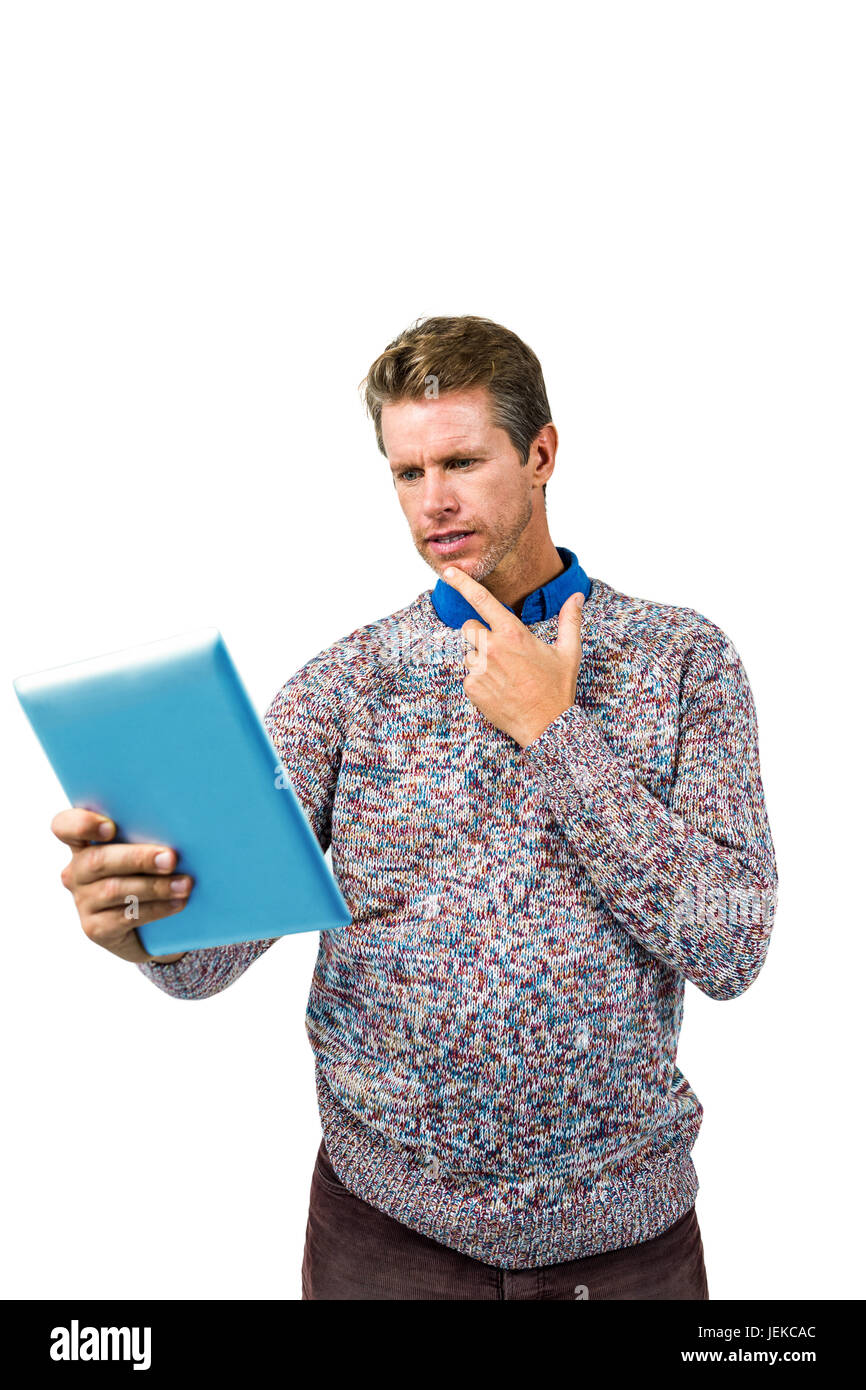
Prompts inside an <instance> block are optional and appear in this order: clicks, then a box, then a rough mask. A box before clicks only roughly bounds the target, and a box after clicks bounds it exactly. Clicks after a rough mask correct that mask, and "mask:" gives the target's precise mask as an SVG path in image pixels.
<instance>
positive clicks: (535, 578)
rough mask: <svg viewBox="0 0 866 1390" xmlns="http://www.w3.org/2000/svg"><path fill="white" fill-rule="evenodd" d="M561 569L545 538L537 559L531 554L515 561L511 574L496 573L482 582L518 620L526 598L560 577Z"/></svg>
mask: <svg viewBox="0 0 866 1390" xmlns="http://www.w3.org/2000/svg"><path fill="white" fill-rule="evenodd" d="M564 569H565V566H564V564H563V563H562V557H561V555H560V554H559V551H558V550H557V548H556V546H555V545H554V544H553V541H552V540H551V539H550V537H549V536H548V537H547V540H546V543H545V545H544V546H543V548H542V550H541V553H540V554H539V555H538V556H535V555H533V556H532V557H531V558H529V559H528V560H527V559H524V560H523V561H522V562H521V561H520V560H517V562H516V564H515V566H514V572H513V573H508V574H505V575H502V576H500V575H499V574H498V572H494V574H491V575H488V577H487V579H486V580H484V586H485V588H487V589H489V590H490V592H491V594H492V595H493V597H494V598H497V599H499V602H500V603H504V604H506V605H507V606H508V607H509V608H513V609H514V612H515V613H516V614H517V616H518V618H519V617H520V616H521V609H522V607H523V600H524V599H525V598H526V597H527V595H529V594H532V593H534V592H535V590H536V589H540V588H542V586H543V585H545V584H549V583H550V581H551V579H555V578H556V576H557V575H558V574H562V572H563V570H564Z"/></svg>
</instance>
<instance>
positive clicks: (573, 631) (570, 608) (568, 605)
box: [556, 593, 583, 651]
mask: <svg viewBox="0 0 866 1390" xmlns="http://www.w3.org/2000/svg"><path fill="white" fill-rule="evenodd" d="M582 624H583V594H581V593H576V594H570V595H569V597H568V598H567V599H566V600H565V603H564V604H563V605H562V607H561V608H560V610H559V624H558V626H557V631H556V646H557V647H564V648H567V649H568V650H569V651H578V650H579V649H580V629H581V626H582Z"/></svg>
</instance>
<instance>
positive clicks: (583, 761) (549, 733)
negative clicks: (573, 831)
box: [522, 705, 634, 799]
mask: <svg viewBox="0 0 866 1390" xmlns="http://www.w3.org/2000/svg"><path fill="white" fill-rule="evenodd" d="M522 757H523V761H524V763H525V764H526V766H527V767H528V768H529V769H530V771H531V772H532V773H533V774H535V775H536V776H537V777H539V778H540V780H541V781H542V782H543V783H545V784H546V785H547V786H548V787H549V788H550V789H551V790H559V791H566V792H567V791H569V790H572V789H573V790H576V791H578V792H580V793H581V794H582V795H583V796H584V797H585V798H587V799H589V798H591V797H593V796H594V795H595V794H596V793H599V792H610V791H614V790H617V789H620V790H623V791H625V790H626V789H627V788H629V787H631V786H632V783H633V781H634V773H633V771H632V769H631V768H630V767H629V766H628V764H627V763H624V762H623V761H622V760H621V759H620V758H618V757H617V756H616V754H615V753H613V752H612V751H611V749H610V748H609V747H608V745H607V744H606V743H605V741H604V739H603V738H602V736H601V734H600V733H599V731H598V729H597V727H596V726H595V724H594V723H593V722H592V720H591V719H590V717H589V715H587V714H586V713H585V712H584V711H583V710H582V709H581V707H580V705H570V706H569V708H568V709H567V710H563V712H562V714H560V715H558V716H557V718H556V719H554V720H553V722H552V723H550V724H548V726H547V728H546V729H544V730H543V732H542V733H540V734H539V735H538V737H537V738H535V739H533V741H532V742H531V743H527V745H526V747H525V748H524V749H523V752H522Z"/></svg>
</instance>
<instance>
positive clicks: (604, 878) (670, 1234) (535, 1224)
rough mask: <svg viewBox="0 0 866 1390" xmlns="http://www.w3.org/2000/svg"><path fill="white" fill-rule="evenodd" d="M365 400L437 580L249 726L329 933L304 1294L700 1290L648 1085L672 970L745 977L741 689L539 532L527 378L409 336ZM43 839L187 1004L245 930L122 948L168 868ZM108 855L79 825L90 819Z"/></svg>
mask: <svg viewBox="0 0 866 1390" xmlns="http://www.w3.org/2000/svg"><path fill="white" fill-rule="evenodd" d="M366 396H367V404H368V408H369V411H370V414H371V416H372V419H373V422H374V424H375V428H376V434H377V439H378V443H379V447H380V449H381V451H382V453H383V454H384V455H385V456H386V458H387V460H388V463H389V465H390V469H391V473H392V476H393V484H394V487H395V489H396V492H397V496H398V499H399V501H400V505H401V507H402V508H403V512H404V514H405V516H406V519H407V521H408V523H409V527H410V531H411V535H412V539H413V541H414V544H415V546H416V548H417V549H418V551H419V553H420V554H421V555H422V557H423V558H424V559H425V560H426V561H427V562H428V564H429V565H430V566H431V568H432V569H433V570H434V571H435V572H436V574H437V582H436V584H435V587H434V588H433V589H432V590H431V589H427V590H425V591H424V592H423V593H422V594H420V595H419V596H418V597H417V598H416V599H414V600H413V601H412V602H411V603H409V604H407V605H406V606H405V607H404V608H401V609H399V610H398V611H397V612H395V613H392V614H390V615H389V616H388V617H386V618H382V619H380V620H378V621H376V622H373V623H371V624H369V625H367V626H366V627H363V628H360V629H358V630H357V631H355V632H354V633H352V634H350V635H349V636H348V637H347V638H344V639H343V640H341V641H339V642H337V643H335V644H334V645H333V646H331V647H329V648H327V649H326V650H324V651H322V652H320V653H319V654H318V655H317V656H316V657H314V658H313V659H312V660H310V661H308V662H307V663H306V664H305V665H304V666H303V667H302V668H301V670H300V671H298V672H297V673H296V674H295V675H294V676H293V677H292V678H291V679H290V680H289V681H287V683H286V684H285V686H284V687H283V688H282V690H281V691H280V692H279V693H278V695H277V696H276V698H275V699H274V701H273V703H272V704H271V706H270V708H269V710H268V712H267V715H266V716H265V722H266V725H267V727H268V730H269V732H270V734H271V737H272V738H273V740H274V743H275V745H276V747H277V749H278V750H279V752H280V755H281V757H282V759H283V761H284V763H285V765H286V767H287V769H288V771H289V774H290V777H291V781H292V784H293V786H294V787H295V790H296V791H297V793H298V796H299V798H300V800H301V802H302V804H303V806H304V809H305V812H306V814H307V815H308V817H309V819H310V822H311V824H312V826H313V828H314V830H315V833H316V835H317V837H318V839H319V842H320V844H321V846H322V849H323V850H326V849H327V848H328V846H329V845H330V846H331V850H332V864H333V870H334V873H335V875H336V878H337V880H338V882H339V884H340V887H341V889H342V892H343V894H344V896H345V898H346V901H347V904H348V905H349V907H350V909H351V912H352V916H353V923H352V926H351V927H349V928H347V929H346V930H344V931H340V932H331V933H323V934H322V935H321V937H320V945H319V953H318V959H317V963H316V969H315V974H314V978H313V983H312V989H311V992H310V997H309V1004H308V1010H307V1031H308V1035H309V1038H310V1042H311V1044H312V1048H313V1052H314V1056H315V1076H316V1086H317V1092H318V1100H319V1108H320V1114H321V1120H322V1128H323V1143H322V1146H321V1148H320V1150H319V1155H318V1159H317V1162H316V1168H315V1172H314V1176H313V1184H312V1190H311V1199H310V1215H309V1223H308V1229H307V1242H306V1249H305V1253H304V1263H303V1297H304V1298H310V1299H321V1298H336V1299H354V1298H357V1299H365V1298H370V1299H389V1298H394V1299H398V1298H399V1299H420V1298H434V1299H500V1298H520V1299H565V1298H568V1299H574V1298H591V1299H602V1298H608V1299H637V1298H640V1299H664V1298H687V1299H706V1298H707V1297H708V1291H707V1281H706V1274H705V1270H704V1262H703V1251H702V1245H701V1237H700V1231H699V1228H698V1224H697V1218H696V1214H695V1197H696V1193H697V1188H698V1182H697V1176H696V1173H695V1169H694V1165H693V1163H692V1160H691V1157H690V1153H691V1149H692V1147H693V1145H694V1142H695V1139H696V1137H697V1134H698V1130H699V1127H700V1124H701V1118H702V1114H703V1110H702V1106H701V1104H700V1102H699V1101H698V1099H697V1097H696V1096H695V1094H694V1092H693V1091H692V1089H691V1087H690V1086H689V1084H688V1082H687V1080H686V1079H685V1077H684V1076H683V1075H682V1073H681V1072H680V1071H679V1070H678V1068H677V1066H676V1049H677V1040H678V1036H679V1031H680V1024H681V1020H682V1009H683V993H684V986H685V982H686V980H690V981H691V982H692V983H693V984H694V985H696V986H697V987H698V988H699V989H701V990H703V992H704V993H705V994H708V995H709V996H710V997H711V998H714V999H731V998H734V997H735V996H737V995H739V994H741V993H742V992H743V991H744V990H745V989H746V988H747V987H748V986H749V984H750V983H751V982H752V981H753V980H754V978H755V976H756V975H757V974H758V972H759V970H760V969H761V967H762V965H763V962H764V959H765V956H766V951H767V946H768V941H769V935H770V931H771V928H772V923H773V915H774V908H775V894H776V886H777V878H776V864H775V854H774V847H773V842H772V838H771V834H770V828H769V825H768V821H767V815H766V810H765V805H764V796H763V788H762V785H761V776H760V768H759V758H758V733H757V722H756V716H755V710H754V705H753V701H752V695H751V691H750V687H749V684H748V680H747V678H746V673H745V671H744V669H743V666H742V663H741V661H740V659H739V656H738V654H737V652H736V650H735V649H734V647H733V646H732V644H731V642H730V641H729V640H728V638H727V637H726V635H725V634H724V632H723V631H722V630H721V629H720V628H718V627H717V626H716V625H715V624H714V623H712V622H711V621H710V620H709V619H707V618H705V617H703V616H702V615H701V614H699V613H697V612H695V611H694V610H693V609H690V608H684V607H678V606H674V605H671V604H663V603H654V602H650V601H649V600H644V599H636V598H630V597H628V596H627V595H625V594H623V593H620V592H619V591H618V590H616V589H615V588H614V587H613V586H612V585H610V584H608V583H606V582H605V581H603V580H602V579H598V578H593V579H590V578H589V577H588V576H587V575H586V573H585V572H584V570H583V569H582V568H581V566H580V564H579V563H578V560H577V556H576V554H575V552H574V551H572V550H570V549H569V548H568V547H565V546H557V545H554V543H553V541H552V539H551V535H550V532H549V530H548V519H547V511H546V501H545V488H546V484H547V482H548V481H549V479H550V477H551V475H552V473H553V469H554V463H555V456H556V449H557V433H556V429H555V427H554V425H553V424H552V422H551V412H550V407H549V404H548V400H547V395H546V391H545V386H544V380H543V376H542V372H541V367H540V365H539V362H538V360H537V358H536V357H535V354H534V353H533V352H531V351H530V349H529V348H528V347H527V346H526V345H525V344H524V343H522V342H521V341H520V339H519V338H517V337H516V336H515V335H514V334H513V333H511V332H509V331H508V330H506V329H505V328H502V327H501V326H499V325H497V324H494V323H492V322H490V321H489V320H486V319H481V318H476V317H462V318H434V319H429V320H427V321H422V322H419V323H418V324H416V325H414V326H413V327H411V328H409V329H408V330H407V331H406V332H404V333H402V334H401V335H400V336H399V337H398V338H397V339H396V340H395V341H394V342H393V343H392V344H391V345H390V346H389V347H388V348H387V349H386V351H385V352H384V353H383V354H382V355H381V356H380V357H379V358H378V359H377V360H376V361H375V362H374V363H373V366H372V367H371V369H370V372H369V374H368V376H367V379H366ZM102 820H103V818H102V817H98V816H93V815H91V814H90V813H87V812H83V811H80V810H74V811H66V812H63V813H62V814H61V815H60V816H58V817H57V818H56V820H55V822H54V824H53V828H54V830H55V833H56V834H58V835H59V836H60V838H61V839H63V840H64V841H65V842H66V843H67V844H69V845H70V846H71V847H72V849H73V857H72V862H71V864H70V865H69V866H68V867H67V868H66V869H65V870H64V872H63V880H64V882H65V884H66V886H67V887H68V888H70V889H71V890H72V892H73V893H74V894H75V898H76V902H77V906H78V910H79V913H80V916H81V921H82V925H83V927H84V930H85V932H86V933H87V935H88V936H89V937H90V938H91V939H92V940H94V941H96V942H97V943H98V944H99V945H102V946H105V947H106V948H107V949H109V950H112V951H114V952H115V953H116V954H118V955H121V956H123V957H124V958H126V959H128V960H134V961H136V962H137V963H138V964H139V968H140V969H141V970H142V972H143V973H144V974H146V975H147V976H148V977H149V978H150V979H151V980H153V981H154V983H156V984H157V985H158V986H159V987H160V988H161V989H163V990H165V991H166V992H168V993H169V994H172V995H175V996H177V997H178V998H182V999H203V998H207V997H208V996H210V995H212V994H214V993H216V992H217V991H218V990H221V989H225V988H226V986H228V985H230V984H231V983H232V982H233V981H234V980H236V979H237V978H238V976H239V975H241V974H242V973H243V971H244V970H246V969H247V968H248V967H249V966H250V965H251V964H252V962H253V961H255V960H256V959H257V958H258V957H259V956H261V955H262V954H263V953H264V952H265V951H266V950H267V949H268V948H269V947H270V946H271V945H272V944H273V943H272V942H271V941H259V942H252V943H246V944H241V945H232V946H226V947H217V948H208V949H202V950H192V951H188V952H186V953H180V954H176V955H172V956H165V957H162V958H154V957H149V956H147V954H146V953H145V952H144V950H143V948H142V947H141V944H140V942H139V941H138V938H137V935H136V932H135V930H134V929H131V928H130V924H129V923H128V922H127V921H126V920H125V919H124V916H123V903H124V900H125V898H126V895H127V893H130V892H132V893H135V894H137V896H138V897H139V899H140V900H141V904H142V908H141V910H142V916H143V917H145V919H146V920H150V919H151V918H153V917H159V916H162V915H164V914H165V912H166V911H168V910H177V904H178V902H180V903H182V902H183V901H184V900H185V899H186V897H187V896H188V894H189V892H190V890H191V888H192V885H191V884H190V882H189V880H188V879H187V878H183V877H182V878H181V879H180V880H175V879H173V878H172V869H173V867H174V863H175V857H174V854H173V852H171V851H165V850H163V851H162V852H161V853H160V851H159V848H158V847H156V846H141V845H136V846H121V845H106V846H105V847H92V846H90V847H89V846H88V844H87V842H88V841H89V840H91V839H94V838H95V837H96V830H97V825H98V823H100V822H101V821H102ZM105 831H106V833H107V837H108V838H109V839H110V838H111V836H112V835H113V833H114V827H113V825H112V823H111V822H106V823H105Z"/></svg>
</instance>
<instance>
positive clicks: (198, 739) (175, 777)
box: [14, 628, 352, 956]
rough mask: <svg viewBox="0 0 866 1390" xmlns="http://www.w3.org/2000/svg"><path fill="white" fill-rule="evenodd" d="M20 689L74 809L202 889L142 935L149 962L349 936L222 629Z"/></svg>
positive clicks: (65, 670) (338, 897) (78, 666)
mask: <svg viewBox="0 0 866 1390" xmlns="http://www.w3.org/2000/svg"><path fill="white" fill-rule="evenodd" d="M14 685H15V691H16V694H17V696H18V699H19V700H20V702H21V704H22V706H23V708H24V712H25V714H26V715H27V718H28V719H29V721H30V723H31V725H32V727H33V730H34V732H35V733H36V736H37V738H38V739H39V742H40V743H41V744H42V747H43V749H44V751H45V753H46V754H47V756H48V758H49V760H50V762H51V765H52V766H53V768H54V771H55V772H56V774H57V777H58V779H59V781H60V784H61V786H62V788H63V790H64V792H65V793H66V795H67V796H68V798H69V800H70V802H71V804H72V805H73V806H81V807H84V808H85V809H86V810H89V811H98V812H99V813H100V814H101V815H105V816H110V817H111V819H112V820H113V821H114V822H115V824H116V826H117V834H116V836H115V838H114V840H113V841H110V842H109V843H112V844H114V843H119V842H126V843H129V844H142V843H144V844H150V843H152V844H157V845H167V846H169V847H170V848H171V849H174V850H176V851H177V853H178V864H177V872H178V873H188V874H192V876H193V878H194V879H195V882H194V884H193V888H192V892H191V894H190V898H189V902H188V903H187V905H186V907H185V908H184V909H183V911H182V912H178V913H176V914H174V915H173V916H171V917H166V918H165V919H164V920H162V921H157V922H147V923H143V924H142V925H141V926H140V927H138V929H137V930H138V935H139V938H140V940H141V943H142V945H143V946H144V949H145V950H146V951H147V952H148V953H149V954H150V955H152V956H161V955H169V954H171V953H173V952H175V951H189V950H193V949H196V948H198V947H202V946H224V945H228V944H229V943H230V942H236V941H259V940H263V939H265V938H268V937H275V936H284V935H286V934H287V933H289V932H299V931H330V930H333V929H334V928H338V927H345V926H348V925H349V924H350V923H351V921H352V917H351V914H350V912H349V910H348V908H347V906H346V903H345V901H344V899H343V896H342V894H341V892H340V889H339V887H338V885H337V882H336V880H335V879H334V876H333V874H332V872H331V870H330V867H329V866H328V864H327V863H326V861H325V857H324V855H323V853H322V848H321V845H320V844H319V842H318V840H317V839H316V836H315V834H314V833H313V829H312V827H311V825H310V823H309V821H308V820H307V818H306V815H305V814H304V811H303V808H302V806H301V804H300V802H299V801H298V799H297V796H296V794H295V791H294V789H293V787H292V786H291V782H290V772H291V770H290V769H287V768H285V767H284V766H283V763H282V761H281V759H280V756H279V754H278V752H277V750H276V749H275V747H274V745H273V743H272V742H271V739H270V737H269V735H268V732H267V730H266V729H265V727H264V725H263V724H262V722H261V720H260V719H259V717H258V715H257V714H256V712H255V710H254V708H253V706H252V704H251V702H250V698H249V696H248V694H247V692H246V690H245V689H244V687H243V684H242V683H241V680H240V677H239V675H238V673H237V670H236V669H235V666H234V663H233V661H232V659H231V657H230V655H229V653H228V650H227V649H226V646H225V644H224V642H223V639H222V637H221V635H220V633H219V632H218V631H217V630H216V629H215V628H208V629H205V630H204V631H199V632H193V633H189V634H185V635H181V636H178V637H169V638H167V639H165V640H163V641H160V642H148V643H146V644H144V645H143V646H138V647H131V648H129V649H127V650H125V651H121V652H113V653H111V654H110V655H108V656H100V657H95V658H93V659H91V660H89V661H80V662H75V663H73V664H72V665H69V666H59V667H57V668H56V669H55V670H51V671H40V672H38V673H37V674H36V675H32V676H20V677H19V678H18V680H16V681H15V682H14Z"/></svg>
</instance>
